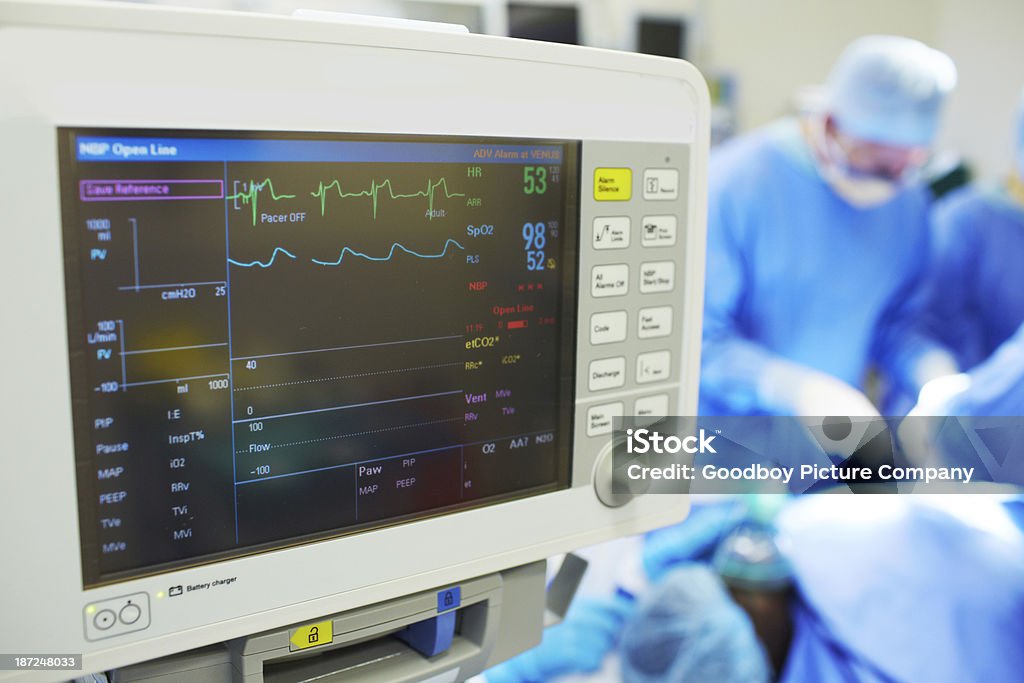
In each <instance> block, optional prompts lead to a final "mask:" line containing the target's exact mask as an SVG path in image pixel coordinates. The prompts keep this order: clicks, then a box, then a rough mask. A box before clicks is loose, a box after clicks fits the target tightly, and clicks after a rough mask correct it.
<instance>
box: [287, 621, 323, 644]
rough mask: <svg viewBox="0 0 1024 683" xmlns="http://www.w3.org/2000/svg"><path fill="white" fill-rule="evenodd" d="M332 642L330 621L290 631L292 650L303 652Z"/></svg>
mask: <svg viewBox="0 0 1024 683" xmlns="http://www.w3.org/2000/svg"><path fill="white" fill-rule="evenodd" d="M332 642H334V623H333V622H332V621H330V620H328V621H320V622H317V623H315V624H307V625H305V626H300V627H299V628H297V629H295V630H294V631H292V635H291V638H290V639H289V643H290V644H291V648H290V649H292V650H305V649H306V648H310V647H316V646H317V645H326V644H328V643H332Z"/></svg>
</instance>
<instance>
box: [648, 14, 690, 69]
mask: <svg viewBox="0 0 1024 683" xmlns="http://www.w3.org/2000/svg"><path fill="white" fill-rule="evenodd" d="M637 52H642V53H644V54H648V55H658V56H659V57H680V58H683V59H685V58H686V22H685V21H683V20H682V19H655V18H652V17H642V18H641V19H640V23H639V26H638V28H637Z"/></svg>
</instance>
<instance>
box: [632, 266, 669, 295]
mask: <svg viewBox="0 0 1024 683" xmlns="http://www.w3.org/2000/svg"><path fill="white" fill-rule="evenodd" d="M675 286H676V264H675V262H674V261H656V262H652V263H644V264H642V265H641V266H640V293H641V294H658V293H661V292H671V291H672V289H673V288H674V287H675Z"/></svg>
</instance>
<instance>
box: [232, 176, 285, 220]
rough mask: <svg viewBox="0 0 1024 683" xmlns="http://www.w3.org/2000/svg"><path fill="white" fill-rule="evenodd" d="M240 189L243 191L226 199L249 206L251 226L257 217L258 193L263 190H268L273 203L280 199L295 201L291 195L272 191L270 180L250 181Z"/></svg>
mask: <svg viewBox="0 0 1024 683" xmlns="http://www.w3.org/2000/svg"><path fill="white" fill-rule="evenodd" d="M242 187H243V189H242V190H241V191H239V192H235V193H234V194H231V195H228V196H227V197H226V199H228V200H229V201H238V200H242V203H243V204H248V205H249V206H251V207H252V224H253V225H256V219H257V218H258V217H259V197H260V192H262V191H263V189H264V188H267V189H269V190H270V198H271V199H273V200H274V201H275V202H276V201H280V200H282V199H295V195H293V194H283V193H281V194H278V193H277V191H276V190H275V189H274V183H273V181H271V180H270V178H264V179H263V181H262V182H256V181H255V180H250V181H249V182H248V184H246V183H242Z"/></svg>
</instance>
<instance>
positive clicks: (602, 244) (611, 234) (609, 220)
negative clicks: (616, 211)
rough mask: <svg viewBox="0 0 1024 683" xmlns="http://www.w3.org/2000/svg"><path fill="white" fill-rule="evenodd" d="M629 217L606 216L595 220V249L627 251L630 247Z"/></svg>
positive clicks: (593, 241) (593, 242)
mask: <svg viewBox="0 0 1024 683" xmlns="http://www.w3.org/2000/svg"><path fill="white" fill-rule="evenodd" d="M629 229H630V220H629V216H605V217H599V218H595V219H594V236H593V240H592V244H593V245H594V249H625V248H626V247H628V246H629Z"/></svg>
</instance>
